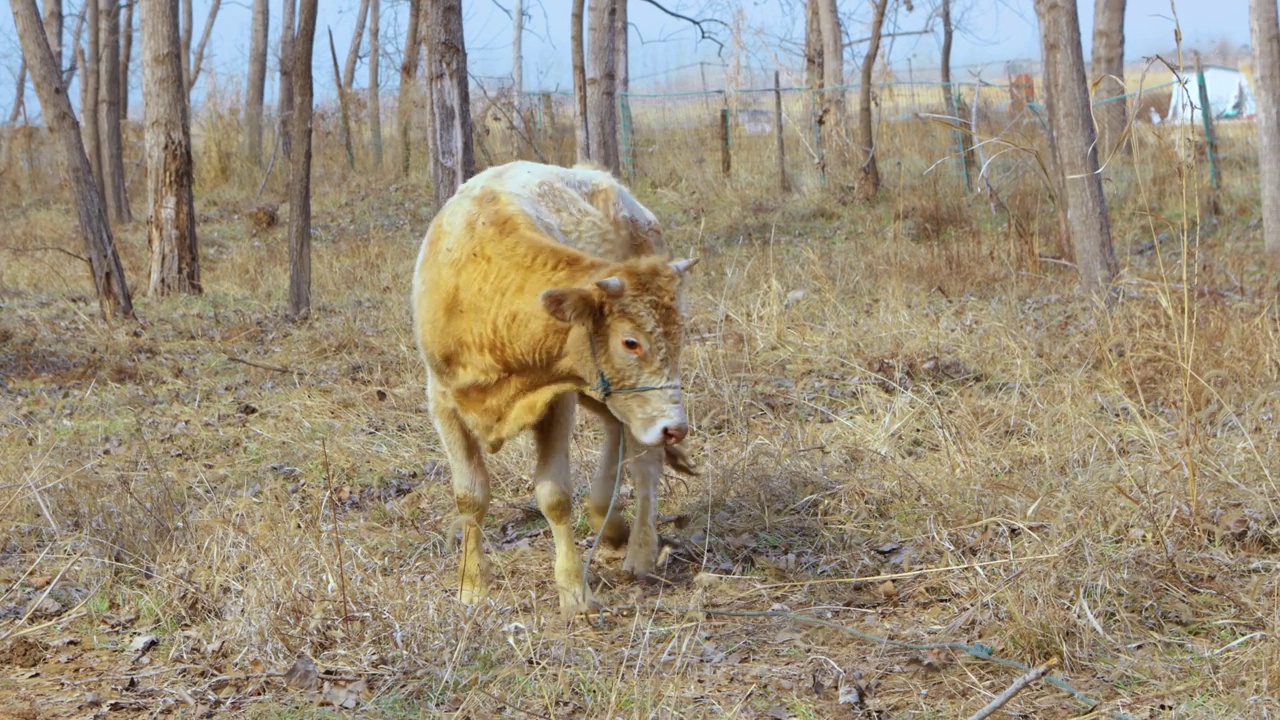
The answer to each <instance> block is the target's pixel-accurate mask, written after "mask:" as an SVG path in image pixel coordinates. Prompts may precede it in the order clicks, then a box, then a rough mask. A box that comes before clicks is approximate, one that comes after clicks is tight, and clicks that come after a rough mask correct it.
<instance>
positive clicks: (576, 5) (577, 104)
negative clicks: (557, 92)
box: [569, 0, 591, 162]
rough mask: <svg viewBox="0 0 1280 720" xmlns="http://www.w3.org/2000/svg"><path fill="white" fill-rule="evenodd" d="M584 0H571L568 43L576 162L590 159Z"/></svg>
mask: <svg viewBox="0 0 1280 720" xmlns="http://www.w3.org/2000/svg"><path fill="white" fill-rule="evenodd" d="M585 7H586V0H573V12H572V13H571V15H570V18H571V19H570V25H571V27H570V30H569V34H570V44H571V45H572V46H573V47H572V50H571V52H572V54H573V129H574V138H575V140H576V142H575V145H576V147H577V151H578V152H577V157H578V162H586V161H588V160H590V159H591V142H590V140H591V133H590V132H589V131H588V125H587V65H586V61H585V56H584V54H583V42H582V22H583V9H584V8H585Z"/></svg>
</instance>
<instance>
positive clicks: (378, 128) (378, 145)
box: [369, 0, 382, 168]
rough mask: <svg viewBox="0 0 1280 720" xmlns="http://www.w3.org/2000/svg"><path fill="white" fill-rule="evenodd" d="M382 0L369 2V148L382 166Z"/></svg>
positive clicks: (379, 165) (375, 162) (374, 160)
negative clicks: (380, 72) (380, 64)
mask: <svg viewBox="0 0 1280 720" xmlns="http://www.w3.org/2000/svg"><path fill="white" fill-rule="evenodd" d="M379 5H381V2H380V0H370V2H369V150H370V152H371V153H372V154H373V166H374V167H375V168H380V167H382V103H381V102H380V101H381V98H379V97H378V53H379V52H381V46H380V44H379V41H378V25H379V23H381V22H382V18H381V12H380V10H381V8H380V7H379Z"/></svg>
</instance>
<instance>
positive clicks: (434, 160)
mask: <svg viewBox="0 0 1280 720" xmlns="http://www.w3.org/2000/svg"><path fill="white" fill-rule="evenodd" d="M423 13H424V14H423V18H422V21H423V24H424V31H425V33H426V44H427V91H428V94H429V96H430V99H431V153H430V156H431V189H432V191H433V192H434V194H435V201H436V209H437V210H439V209H440V207H441V206H443V205H444V203H445V201H447V200H448V199H449V198H450V197H452V196H453V194H454V192H456V191H457V189H458V186H459V185H461V184H462V183H464V182H466V180H467V178H469V177H471V176H472V175H474V174H475V172H476V160H475V151H474V150H473V149H472V137H471V96H470V91H469V89H468V87H467V46H466V43H465V42H464V40H463V35H462V2H461V0H426V1H425V4H424V5H423Z"/></svg>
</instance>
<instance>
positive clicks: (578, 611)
mask: <svg viewBox="0 0 1280 720" xmlns="http://www.w3.org/2000/svg"><path fill="white" fill-rule="evenodd" d="M599 609H600V603H599V602H598V601H597V600H596V599H595V597H594V596H593V595H592V594H591V591H590V590H588V589H587V588H585V587H583V586H582V585H578V586H577V587H572V588H563V587H562V588H560V615H561V617H563V618H564V620H565V622H572V621H573V619H574V618H576V617H577V616H579V615H583V614H586V613H592V612H596V611H598V610H599Z"/></svg>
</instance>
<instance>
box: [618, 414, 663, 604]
mask: <svg viewBox="0 0 1280 720" xmlns="http://www.w3.org/2000/svg"><path fill="white" fill-rule="evenodd" d="M626 454H627V456H628V458H629V462H628V465H629V467H630V470H631V482H632V485H633V486H634V487H635V491H636V504H635V516H636V517H635V524H634V526H633V527H632V528H631V539H630V540H629V541H628V542H627V559H626V561H625V562H623V563H622V569H623V570H625V571H626V572H628V573H631V575H632V576H633V577H635V578H636V579H637V580H644V579H645V578H646V577H648V575H649V574H650V573H652V572H653V570H654V567H655V566H656V565H657V562H658V484H659V483H660V482H661V481H662V461H663V456H664V452H663V449H662V448H660V447H657V448H653V447H646V446H644V445H641V444H640V442H639V441H638V440H636V439H635V438H634V437H632V436H631V434H630V433H629V432H628V433H627V453H626Z"/></svg>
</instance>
